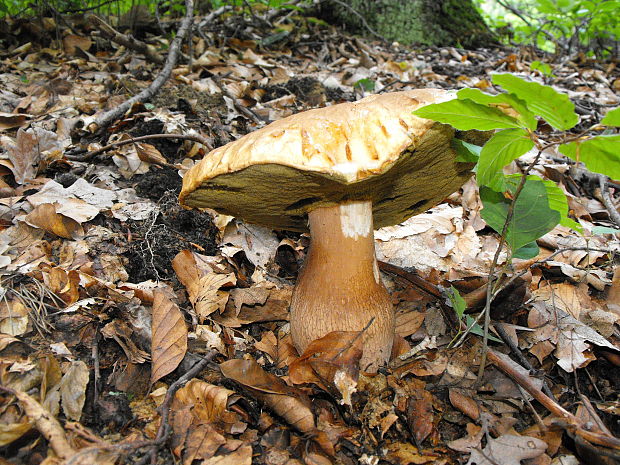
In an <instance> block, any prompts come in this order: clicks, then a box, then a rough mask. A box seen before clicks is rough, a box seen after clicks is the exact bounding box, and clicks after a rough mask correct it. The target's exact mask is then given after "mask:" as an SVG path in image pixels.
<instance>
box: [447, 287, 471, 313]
mask: <svg viewBox="0 0 620 465" xmlns="http://www.w3.org/2000/svg"><path fill="white" fill-rule="evenodd" d="M446 293H447V294H448V298H449V299H450V303H451V304H452V308H453V309H454V311H455V312H456V315H457V316H458V317H459V319H460V318H462V317H463V314H464V313H465V309H466V308H467V304H466V303H465V300H464V299H463V297H461V294H459V291H458V290H457V289H456V288H455V287H454V286H450V289H446Z"/></svg>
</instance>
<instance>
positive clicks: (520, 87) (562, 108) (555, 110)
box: [492, 73, 579, 131]
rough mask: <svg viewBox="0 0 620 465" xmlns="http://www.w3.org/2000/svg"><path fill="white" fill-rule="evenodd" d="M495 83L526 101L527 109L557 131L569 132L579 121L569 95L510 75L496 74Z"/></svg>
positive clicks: (493, 78)
mask: <svg viewBox="0 0 620 465" xmlns="http://www.w3.org/2000/svg"><path fill="white" fill-rule="evenodd" d="M492 80H493V83H494V84H497V85H500V86H502V87H503V88H504V89H506V90H507V91H508V92H510V93H512V94H515V95H516V96H517V97H519V98H520V99H522V100H525V103H526V104H527V107H528V108H529V109H530V110H531V111H533V112H534V113H535V114H536V115H538V116H541V117H543V118H544V119H545V121H547V123H549V124H550V125H551V126H553V127H554V128H556V129H561V130H564V131H566V130H568V129H570V128H572V127H573V126H575V124H577V122H578V121H579V117H578V116H577V113H575V105H574V104H573V102H571V101H570V100H569V98H568V96H567V95H565V94H560V93H559V92H556V91H555V90H554V89H552V88H551V87H549V86H544V85H542V84H538V83H537V82H528V81H524V80H523V79H521V78H519V77H517V76H515V75H513V74H509V73H505V74H494V75H493V77H492Z"/></svg>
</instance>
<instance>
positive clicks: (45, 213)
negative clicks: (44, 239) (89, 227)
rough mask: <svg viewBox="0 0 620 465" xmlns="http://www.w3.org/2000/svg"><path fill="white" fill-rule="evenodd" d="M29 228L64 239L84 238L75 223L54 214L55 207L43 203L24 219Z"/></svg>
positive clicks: (78, 225) (78, 224)
mask: <svg viewBox="0 0 620 465" xmlns="http://www.w3.org/2000/svg"><path fill="white" fill-rule="evenodd" d="M25 221H26V223H27V224H29V225H30V226H34V227H35V228H40V229H43V230H45V231H47V232H48V233H51V234H55V235H57V236H59V237H64V238H65V239H76V238H79V237H82V236H84V229H83V228H82V226H81V225H80V223H78V222H77V221H75V220H73V219H71V218H68V217H66V216H64V215H61V214H59V213H56V207H55V206H54V205H53V204H51V203H43V204H41V205H39V206H37V207H35V209H34V210H32V211H31V212H30V213H28V214H27V215H26V217H25Z"/></svg>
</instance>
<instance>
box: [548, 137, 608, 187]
mask: <svg viewBox="0 0 620 465" xmlns="http://www.w3.org/2000/svg"><path fill="white" fill-rule="evenodd" d="M618 147H620V134H613V135H602V136H596V137H592V138H591V139H587V140H585V141H583V142H569V143H568V144H562V145H560V147H559V148H558V150H559V151H560V153H562V154H564V155H566V156H567V157H569V158H572V159H573V160H575V161H581V162H583V163H584V164H585V165H586V167H587V168H588V169H589V170H590V171H594V172H595V173H602V174H606V175H607V176H609V177H610V178H612V179H620V150H618Z"/></svg>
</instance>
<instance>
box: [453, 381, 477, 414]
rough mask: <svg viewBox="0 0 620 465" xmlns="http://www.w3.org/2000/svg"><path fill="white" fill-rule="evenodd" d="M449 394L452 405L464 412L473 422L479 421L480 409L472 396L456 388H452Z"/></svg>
mask: <svg viewBox="0 0 620 465" xmlns="http://www.w3.org/2000/svg"><path fill="white" fill-rule="evenodd" d="M448 393H449V397H450V403H451V404H452V405H453V406H454V407H455V408H456V409H458V410H460V411H461V412H463V413H464V414H465V415H467V416H468V417H469V418H471V419H472V420H478V418H480V407H479V406H478V403H477V402H476V401H475V400H474V399H473V398H472V397H471V396H468V395H465V394H464V393H463V392H462V391H461V390H459V389H456V388H450V389H449V390H448Z"/></svg>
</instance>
